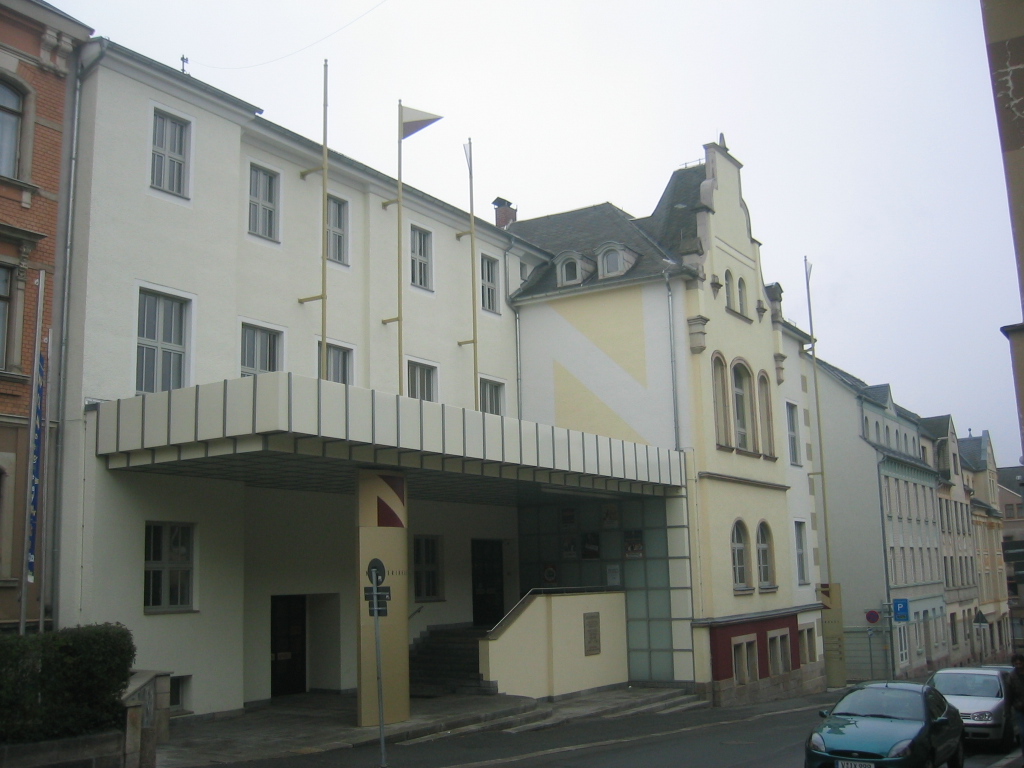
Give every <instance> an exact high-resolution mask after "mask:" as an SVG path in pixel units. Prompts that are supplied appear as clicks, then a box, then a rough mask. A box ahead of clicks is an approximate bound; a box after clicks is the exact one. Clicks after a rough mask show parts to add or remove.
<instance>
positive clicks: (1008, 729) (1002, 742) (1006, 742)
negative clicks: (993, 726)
mask: <svg viewBox="0 0 1024 768" xmlns="http://www.w3.org/2000/svg"><path fill="white" fill-rule="evenodd" d="M1016 741H1017V736H1016V734H1015V733H1014V732H1013V721H1012V720H1006V722H1004V723H1003V736H1002V738H1001V739H999V751H1000V752H1009V751H1010V750H1011V749H1013V745H1014V744H1015V743H1016Z"/></svg>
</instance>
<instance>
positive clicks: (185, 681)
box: [169, 675, 192, 712]
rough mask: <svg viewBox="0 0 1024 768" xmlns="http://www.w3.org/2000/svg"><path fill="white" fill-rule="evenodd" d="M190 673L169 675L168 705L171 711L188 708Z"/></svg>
mask: <svg viewBox="0 0 1024 768" xmlns="http://www.w3.org/2000/svg"><path fill="white" fill-rule="evenodd" d="M191 679H192V676H191V675H174V676H173V677H171V680H170V682H171V692H170V707H169V709H170V710H171V712H180V711H182V710H184V709H188V698H189V697H188V689H189V683H190V682H191Z"/></svg>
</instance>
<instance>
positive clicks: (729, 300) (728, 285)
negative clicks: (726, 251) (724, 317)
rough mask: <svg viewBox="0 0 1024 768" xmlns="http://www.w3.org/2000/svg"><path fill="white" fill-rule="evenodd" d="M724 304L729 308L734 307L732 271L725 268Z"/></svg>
mask: <svg viewBox="0 0 1024 768" xmlns="http://www.w3.org/2000/svg"><path fill="white" fill-rule="evenodd" d="M725 306H726V307H727V308H729V309H736V296H735V295H734V288H733V284H732V272H730V271H729V270H725Z"/></svg>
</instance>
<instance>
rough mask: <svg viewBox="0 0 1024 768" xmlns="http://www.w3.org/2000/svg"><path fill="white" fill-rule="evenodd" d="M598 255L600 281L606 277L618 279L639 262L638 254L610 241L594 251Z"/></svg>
mask: <svg viewBox="0 0 1024 768" xmlns="http://www.w3.org/2000/svg"><path fill="white" fill-rule="evenodd" d="M594 253H595V254H596V255H597V275H598V279H599V280H604V279H605V278H606V277H618V276H619V275H624V274H626V272H628V271H629V269H630V267H632V266H633V265H634V264H635V263H636V260H637V254H636V253H634V252H633V251H631V250H630V249H629V248H627V247H626V246H624V245H623V244H622V243H616V242H614V241H609V242H607V243H602V244H601V245H599V246H597V248H595V249H594Z"/></svg>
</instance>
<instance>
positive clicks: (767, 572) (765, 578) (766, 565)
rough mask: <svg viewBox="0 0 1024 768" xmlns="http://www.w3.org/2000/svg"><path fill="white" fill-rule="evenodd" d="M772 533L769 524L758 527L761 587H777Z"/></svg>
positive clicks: (758, 561) (759, 582)
mask: <svg viewBox="0 0 1024 768" xmlns="http://www.w3.org/2000/svg"><path fill="white" fill-rule="evenodd" d="M773 560H774V558H773V554H772V532H771V529H770V528H768V523H761V524H760V525H758V526H757V584H758V586H759V587H762V588H763V587H773V586H775V568H774V567H773V565H774V563H773Z"/></svg>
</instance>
